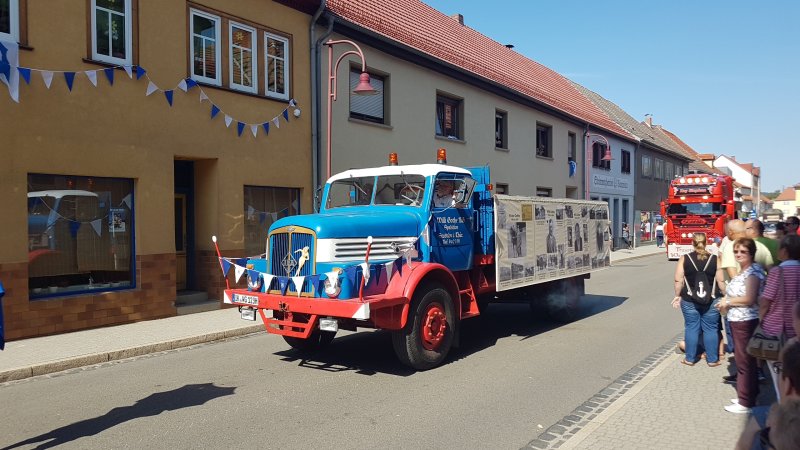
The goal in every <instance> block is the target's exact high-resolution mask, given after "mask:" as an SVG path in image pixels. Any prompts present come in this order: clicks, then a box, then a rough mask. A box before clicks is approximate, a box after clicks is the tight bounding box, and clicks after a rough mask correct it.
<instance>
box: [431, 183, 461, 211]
mask: <svg viewBox="0 0 800 450" xmlns="http://www.w3.org/2000/svg"><path fill="white" fill-rule="evenodd" d="M455 184H456V182H455V181H453V180H437V181H436V192H434V193H433V207H434V208H447V207H448V206H454V205H455V204H456V200H455V193H454V191H455Z"/></svg>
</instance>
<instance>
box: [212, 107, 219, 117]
mask: <svg viewBox="0 0 800 450" xmlns="http://www.w3.org/2000/svg"><path fill="white" fill-rule="evenodd" d="M217 114H219V108H217V105H211V118H212V119H213V118H214V117H216V116H217Z"/></svg>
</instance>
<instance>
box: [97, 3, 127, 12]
mask: <svg viewBox="0 0 800 450" xmlns="http://www.w3.org/2000/svg"><path fill="white" fill-rule="evenodd" d="M95 4H96V5H97V6H98V7H100V8H106V9H110V10H111V11H116V12H120V13H124V12H125V0H96V1H95Z"/></svg>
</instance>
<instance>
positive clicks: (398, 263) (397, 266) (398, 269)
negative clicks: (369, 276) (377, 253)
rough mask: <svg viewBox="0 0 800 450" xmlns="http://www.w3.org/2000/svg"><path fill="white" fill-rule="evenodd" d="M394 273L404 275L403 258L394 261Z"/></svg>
mask: <svg viewBox="0 0 800 450" xmlns="http://www.w3.org/2000/svg"><path fill="white" fill-rule="evenodd" d="M394 273H397V274H400V275H402V274H403V258H397V259H396V260H395V261H394Z"/></svg>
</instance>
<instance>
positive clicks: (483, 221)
mask: <svg viewBox="0 0 800 450" xmlns="http://www.w3.org/2000/svg"><path fill="white" fill-rule="evenodd" d="M466 169H467V170H469V171H470V172H471V173H472V178H474V179H475V183H476V184H475V190H474V193H473V195H472V208H473V209H474V210H475V211H477V213H476V214H475V215H476V217H477V220H478V223H477V229H478V231H476V232H475V254H478V255H494V200H493V199H492V191H490V190H489V189H488V186H489V183H491V181H489V166H482V167H467V168H466Z"/></svg>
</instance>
